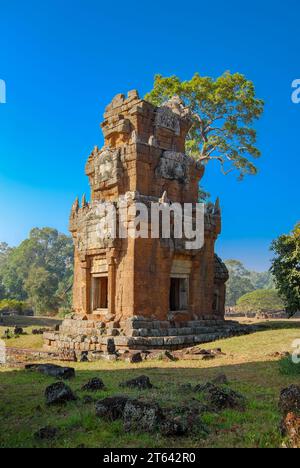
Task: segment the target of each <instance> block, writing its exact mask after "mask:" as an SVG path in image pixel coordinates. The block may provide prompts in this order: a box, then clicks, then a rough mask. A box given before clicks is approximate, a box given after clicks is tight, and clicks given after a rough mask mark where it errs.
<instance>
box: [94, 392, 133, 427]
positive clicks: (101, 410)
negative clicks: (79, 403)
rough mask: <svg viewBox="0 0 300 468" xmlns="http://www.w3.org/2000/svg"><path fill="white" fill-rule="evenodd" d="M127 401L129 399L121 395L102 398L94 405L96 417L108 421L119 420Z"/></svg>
mask: <svg viewBox="0 0 300 468" xmlns="http://www.w3.org/2000/svg"><path fill="white" fill-rule="evenodd" d="M128 400H129V398H128V397H127V396H123V395H120V396H114V397H109V398H104V399H103V400H100V401H98V402H97V403H96V415H97V416H99V417H100V418H104V419H106V420H108V421H115V420H116V419H121V418H122V417H123V412H124V408H125V405H126V403H127V401H128Z"/></svg>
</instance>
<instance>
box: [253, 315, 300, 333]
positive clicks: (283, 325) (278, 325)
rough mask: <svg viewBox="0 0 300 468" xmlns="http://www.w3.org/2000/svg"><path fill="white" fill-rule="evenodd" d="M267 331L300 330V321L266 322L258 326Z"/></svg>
mask: <svg viewBox="0 0 300 468" xmlns="http://www.w3.org/2000/svg"><path fill="white" fill-rule="evenodd" d="M257 325H258V326H261V327H262V328H264V329H267V330H290V329H292V328H300V320H295V319H294V320H293V319H292V318H291V319H289V320H282V321H281V320H266V321H265V322H259V323H258V324H257Z"/></svg>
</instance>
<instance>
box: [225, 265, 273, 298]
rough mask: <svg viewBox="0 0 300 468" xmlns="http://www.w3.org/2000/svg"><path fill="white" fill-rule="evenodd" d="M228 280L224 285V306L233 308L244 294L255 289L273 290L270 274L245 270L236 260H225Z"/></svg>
mask: <svg viewBox="0 0 300 468" xmlns="http://www.w3.org/2000/svg"><path fill="white" fill-rule="evenodd" d="M225 264H226V266H227V268H228V271H229V280H228V282H227V283H226V291H227V292H226V306H228V307H234V306H235V305H236V303H237V300H238V299H239V298H240V297H242V296H243V295H244V294H247V293H249V292H252V291H255V290H256V289H274V288H275V285H274V279H273V276H272V274H271V272H268V271H267V272H256V271H250V270H247V269H246V268H245V267H244V265H243V264H242V262H240V261H238V260H233V259H232V260H226V261H225Z"/></svg>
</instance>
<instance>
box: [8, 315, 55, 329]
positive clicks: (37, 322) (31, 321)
mask: <svg viewBox="0 0 300 468" xmlns="http://www.w3.org/2000/svg"><path fill="white" fill-rule="evenodd" d="M61 323H62V320H60V319H57V318H50V317H23V316H19V315H18V316H12V317H0V326H3V327H15V326H16V325H17V326H18V327H24V328H25V327H55V326H56V325H60V324H61Z"/></svg>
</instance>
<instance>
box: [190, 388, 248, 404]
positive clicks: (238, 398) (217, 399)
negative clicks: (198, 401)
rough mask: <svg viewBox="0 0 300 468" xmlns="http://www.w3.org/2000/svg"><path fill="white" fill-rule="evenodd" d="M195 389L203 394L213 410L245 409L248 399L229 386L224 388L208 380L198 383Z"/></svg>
mask: <svg viewBox="0 0 300 468" xmlns="http://www.w3.org/2000/svg"><path fill="white" fill-rule="evenodd" d="M194 390H195V392H199V393H202V394H203V396H204V398H205V403H206V404H207V405H208V407H210V408H211V409H212V410H216V411H221V410H224V409H235V410H240V411H243V410H244V409H245V406H246V400H245V398H244V396H243V395H241V394H240V393H238V392H235V391H234V390H231V389H229V388H226V389H224V388H222V387H219V386H217V385H215V384H213V383H211V382H207V383H206V384H203V385H197V386H196V387H195V389H194Z"/></svg>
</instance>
